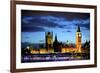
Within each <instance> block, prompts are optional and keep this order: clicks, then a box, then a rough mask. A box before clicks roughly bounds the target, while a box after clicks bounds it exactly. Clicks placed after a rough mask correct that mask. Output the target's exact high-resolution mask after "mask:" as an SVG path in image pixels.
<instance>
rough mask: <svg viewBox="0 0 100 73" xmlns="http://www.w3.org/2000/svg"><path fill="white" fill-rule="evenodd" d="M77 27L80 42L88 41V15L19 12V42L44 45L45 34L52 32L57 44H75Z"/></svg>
mask: <svg viewBox="0 0 100 73" xmlns="http://www.w3.org/2000/svg"><path fill="white" fill-rule="evenodd" d="M77 25H79V26H80V29H81V32H82V42H85V41H86V40H90V14H89V13H75V12H50V11H48V12H47V11H31V10H22V11H21V41H22V42H29V43H45V32H48V31H50V32H53V40H54V37H55V35H57V39H58V41H59V42H67V41H69V42H70V43H75V41H76V31H77Z"/></svg>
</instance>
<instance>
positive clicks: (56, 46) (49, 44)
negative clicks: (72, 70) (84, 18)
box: [30, 25, 82, 54]
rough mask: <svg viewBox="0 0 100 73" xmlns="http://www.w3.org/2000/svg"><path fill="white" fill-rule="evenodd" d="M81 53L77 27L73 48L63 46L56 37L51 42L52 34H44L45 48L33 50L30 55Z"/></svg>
mask: <svg viewBox="0 0 100 73" xmlns="http://www.w3.org/2000/svg"><path fill="white" fill-rule="evenodd" d="M73 52H74V53H81V52H82V33H81V30H80V26H79V25H78V26H77V31H76V43H75V46H74V47H71V46H70V47H68V46H67V45H63V44H62V43H61V42H59V41H58V39H57V35H55V39H54V41H53V32H46V33H45V48H39V49H35V48H33V49H32V50H31V51H30V53H31V54H46V53H73Z"/></svg>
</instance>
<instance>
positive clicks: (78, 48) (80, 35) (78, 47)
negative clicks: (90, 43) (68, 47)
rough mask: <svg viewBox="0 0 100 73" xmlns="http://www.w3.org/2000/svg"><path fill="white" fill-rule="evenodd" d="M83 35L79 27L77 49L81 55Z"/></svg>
mask: <svg viewBox="0 0 100 73" xmlns="http://www.w3.org/2000/svg"><path fill="white" fill-rule="evenodd" d="M81 39H82V33H81V30H80V26H79V25H78V27H77V32H76V49H77V52H78V53H80V52H81V51H82V50H81V47H82V40H81Z"/></svg>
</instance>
